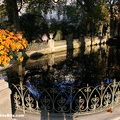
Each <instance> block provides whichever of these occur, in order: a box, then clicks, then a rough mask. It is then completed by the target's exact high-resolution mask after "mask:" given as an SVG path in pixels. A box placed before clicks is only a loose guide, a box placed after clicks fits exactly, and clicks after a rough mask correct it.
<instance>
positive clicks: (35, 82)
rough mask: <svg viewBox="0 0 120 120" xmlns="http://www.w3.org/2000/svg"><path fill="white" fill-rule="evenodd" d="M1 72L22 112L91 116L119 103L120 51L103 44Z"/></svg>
mask: <svg viewBox="0 0 120 120" xmlns="http://www.w3.org/2000/svg"><path fill="white" fill-rule="evenodd" d="M3 72H4V73H6V75H7V81H8V82H9V86H10V88H11V90H12V100H13V101H14V102H13V103H15V109H18V110H22V111H23V112H25V111H28V112H35V113H39V112H40V111H41V110H42V111H47V112H51V113H71V114H74V113H81V112H84V113H85V114H86V113H89V112H90V114H91V113H95V112H96V111H102V110H105V109H106V108H107V107H108V106H112V107H113V106H114V105H117V104H118V103H120V102H119V100H120V91H119V90H120V82H119V78H120V49H118V48H115V47H113V46H112V47H110V46H107V45H106V44H103V45H97V46H92V47H87V48H86V49H85V48H80V49H74V50H69V51H62V52H59V53H53V54H47V55H43V56H37V57H34V58H29V59H25V60H24V61H23V62H22V63H16V64H14V65H13V66H12V67H10V68H8V69H6V70H5V71H3ZM113 103H115V104H113Z"/></svg>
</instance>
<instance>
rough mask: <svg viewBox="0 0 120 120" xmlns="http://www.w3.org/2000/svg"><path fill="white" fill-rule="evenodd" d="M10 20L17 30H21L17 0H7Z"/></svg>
mask: <svg viewBox="0 0 120 120" xmlns="http://www.w3.org/2000/svg"><path fill="white" fill-rule="evenodd" d="M5 1H6V10H7V13H8V19H9V21H10V22H11V23H12V24H13V25H14V28H15V29H16V31H19V30H20V21H19V16H18V7H17V0H5Z"/></svg>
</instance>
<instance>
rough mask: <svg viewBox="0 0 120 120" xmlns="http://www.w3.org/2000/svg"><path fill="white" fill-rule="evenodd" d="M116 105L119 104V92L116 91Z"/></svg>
mask: <svg viewBox="0 0 120 120" xmlns="http://www.w3.org/2000/svg"><path fill="white" fill-rule="evenodd" d="M115 101H116V103H120V90H119V89H118V91H117V92H116V99H115Z"/></svg>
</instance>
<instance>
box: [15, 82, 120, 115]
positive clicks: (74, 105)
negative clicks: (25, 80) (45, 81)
mask: <svg viewBox="0 0 120 120" xmlns="http://www.w3.org/2000/svg"><path fill="white" fill-rule="evenodd" d="M119 84H120V83H117V82H114V84H109V85H107V86H106V85H103V84H102V85H101V86H100V85H98V86H96V87H95V88H93V87H90V86H88V85H87V87H85V88H80V89H79V88H73V87H68V88H64V89H58V88H47V89H43V88H38V90H39V91H38V92H39V97H37V96H35V95H34V93H33V92H32V90H30V88H28V87H27V86H22V84H20V85H19V86H18V85H13V86H14V88H15V89H16V91H17V92H16V91H15V92H13V97H14V103H15V105H16V109H19V110H23V111H32V112H33V111H34V110H36V111H37V113H38V111H41V110H42V111H47V112H48V111H49V112H51V113H68V112H70V113H82V114H85V112H86V111H87V112H90V113H95V112H97V110H100V111H102V109H105V108H106V107H108V106H110V105H111V103H112V105H113V107H114V105H116V104H119V103H120V90H119V87H120V86H119ZM112 85H115V86H114V88H113V86H112ZM26 88H27V89H26ZM15 89H14V90H15ZM114 98H115V99H114ZM21 108H22V109H21Z"/></svg>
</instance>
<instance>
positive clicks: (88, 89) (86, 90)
mask: <svg viewBox="0 0 120 120" xmlns="http://www.w3.org/2000/svg"><path fill="white" fill-rule="evenodd" d="M84 91H85V92H91V89H90V87H89V85H88V84H87V88H86V89H84Z"/></svg>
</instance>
